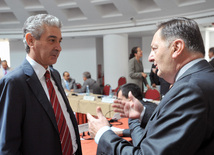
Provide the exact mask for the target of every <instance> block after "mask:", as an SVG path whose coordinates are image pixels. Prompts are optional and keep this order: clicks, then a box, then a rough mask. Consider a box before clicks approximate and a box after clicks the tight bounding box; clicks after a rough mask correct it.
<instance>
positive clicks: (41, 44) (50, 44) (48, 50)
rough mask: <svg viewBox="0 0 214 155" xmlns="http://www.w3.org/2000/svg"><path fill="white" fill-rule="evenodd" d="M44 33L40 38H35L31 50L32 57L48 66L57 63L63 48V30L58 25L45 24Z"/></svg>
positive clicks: (45, 66)
mask: <svg viewBox="0 0 214 155" xmlns="http://www.w3.org/2000/svg"><path fill="white" fill-rule="evenodd" d="M44 29H45V30H44V33H43V34H42V35H41V37H40V39H39V40H36V39H35V38H34V42H33V51H30V53H29V54H30V55H31V56H32V58H33V59H34V60H35V61H36V62H37V63H39V64H40V65H42V66H43V67H44V68H47V67H48V66H49V65H52V64H55V63H56V61H57V58H58V56H59V54H60V51H61V50H62V49H61V45H60V43H61V41H62V36H61V31H60V29H59V28H58V27H53V26H47V25H44Z"/></svg>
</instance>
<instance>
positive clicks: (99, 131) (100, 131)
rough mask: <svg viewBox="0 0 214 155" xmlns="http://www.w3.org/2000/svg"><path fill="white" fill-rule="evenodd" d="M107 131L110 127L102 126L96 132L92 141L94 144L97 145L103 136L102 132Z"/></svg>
mask: <svg viewBox="0 0 214 155" xmlns="http://www.w3.org/2000/svg"><path fill="white" fill-rule="evenodd" d="M107 130H111V128H110V126H104V127H102V128H101V129H100V130H98V132H97V134H96V136H95V138H94V140H95V142H96V143H97V144H98V143H99V140H100V138H101V136H102V135H103V134H104V132H106V131H107Z"/></svg>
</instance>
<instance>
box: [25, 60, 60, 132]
mask: <svg viewBox="0 0 214 155" xmlns="http://www.w3.org/2000/svg"><path fill="white" fill-rule="evenodd" d="M23 70H24V73H25V74H26V75H27V76H28V78H27V80H26V82H27V83H28V85H29V87H30V88H31V90H32V92H33V93H34V95H35V96H36V98H37V99H38V101H39V103H40V104H41V105H42V107H43V108H44V110H45V111H46V113H47V115H48V116H49V118H50V120H51V122H52V123H53V125H54V127H55V129H56V130H57V132H58V127H57V123H56V118H55V114H54V111H53V108H52V106H51V103H50V101H49V100H48V98H47V96H46V94H45V91H44V89H43V87H42V85H41V83H40V81H39V79H38V77H37V75H36V73H35V72H34V70H33V68H32V66H31V65H30V64H29V62H28V61H27V60H25V62H24V63H23Z"/></svg>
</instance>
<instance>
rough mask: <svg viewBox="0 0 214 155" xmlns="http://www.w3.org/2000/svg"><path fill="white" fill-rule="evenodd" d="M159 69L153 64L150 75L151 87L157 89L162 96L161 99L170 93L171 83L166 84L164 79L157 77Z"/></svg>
mask: <svg viewBox="0 0 214 155" xmlns="http://www.w3.org/2000/svg"><path fill="white" fill-rule="evenodd" d="M157 72H158V69H157V68H156V66H155V65H154V64H152V68H151V72H150V74H149V77H150V81H151V85H152V87H153V88H157V89H158V91H159V92H160V94H161V99H162V98H163V97H164V95H165V94H166V93H167V92H168V91H169V87H170V83H168V82H166V81H165V80H164V79H163V78H161V77H159V76H158V75H157Z"/></svg>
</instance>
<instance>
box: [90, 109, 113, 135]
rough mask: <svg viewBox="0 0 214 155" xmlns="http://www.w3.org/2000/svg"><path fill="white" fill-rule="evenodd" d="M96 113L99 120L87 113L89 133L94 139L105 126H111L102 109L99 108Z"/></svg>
mask: <svg viewBox="0 0 214 155" xmlns="http://www.w3.org/2000/svg"><path fill="white" fill-rule="evenodd" d="M96 111H97V116H98V118H97V119H96V118H94V117H93V116H92V115H91V114H89V113H87V119H88V127H89V133H90V136H91V137H92V138H94V137H95V136H96V134H97V132H98V131H99V129H101V128H102V127H104V126H110V125H109V122H108V120H107V119H106V118H105V116H104V115H103V113H102V109H101V108H100V107H97V109H96Z"/></svg>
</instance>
